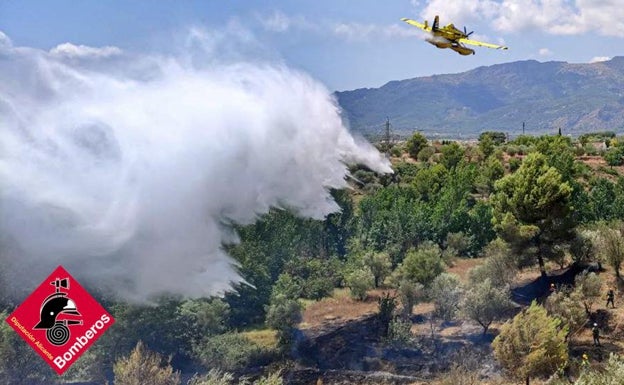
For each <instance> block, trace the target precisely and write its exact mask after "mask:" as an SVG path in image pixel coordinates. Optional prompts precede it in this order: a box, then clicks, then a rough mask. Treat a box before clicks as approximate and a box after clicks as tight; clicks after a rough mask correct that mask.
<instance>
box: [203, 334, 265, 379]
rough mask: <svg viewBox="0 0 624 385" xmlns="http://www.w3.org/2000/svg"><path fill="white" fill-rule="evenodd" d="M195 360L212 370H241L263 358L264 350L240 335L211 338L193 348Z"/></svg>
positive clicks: (223, 335)
mask: <svg viewBox="0 0 624 385" xmlns="http://www.w3.org/2000/svg"><path fill="white" fill-rule="evenodd" d="M193 352H194V358H196V359H197V360H198V361H199V362H201V363H202V364H204V365H205V366H206V367H208V368H211V369H219V370H226V371H236V370H241V369H243V368H245V367H247V366H248V365H250V364H251V363H257V362H258V361H259V360H260V357H262V354H263V351H262V349H261V348H260V347H259V346H258V345H256V344H255V343H253V342H252V341H250V340H249V339H248V338H246V337H245V336H243V335H242V334H240V333H225V334H218V335H216V336H209V337H206V338H204V339H202V340H201V341H200V343H198V344H196V345H195V346H194V347H193Z"/></svg>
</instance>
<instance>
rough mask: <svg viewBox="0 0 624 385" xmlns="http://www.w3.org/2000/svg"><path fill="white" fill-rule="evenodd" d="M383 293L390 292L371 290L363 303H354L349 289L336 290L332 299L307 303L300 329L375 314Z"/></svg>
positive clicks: (390, 291)
mask: <svg viewBox="0 0 624 385" xmlns="http://www.w3.org/2000/svg"><path fill="white" fill-rule="evenodd" d="M384 292H389V293H393V291H392V290H381V289H377V290H371V291H369V292H368V298H367V299H366V300H365V301H356V300H354V299H352V298H351V296H350V295H349V289H336V290H334V293H333V295H332V297H330V298H323V299H322V300H320V301H310V302H307V304H306V308H305V311H304V312H303V322H302V323H301V324H300V325H299V327H300V328H302V329H307V328H311V327H316V326H319V325H322V324H324V323H328V322H332V321H345V320H351V319H356V318H359V317H362V316H364V315H367V314H374V313H375V312H377V300H378V299H379V297H380V296H381V295H383V293H384Z"/></svg>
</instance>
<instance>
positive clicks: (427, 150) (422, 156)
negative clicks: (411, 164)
mask: <svg viewBox="0 0 624 385" xmlns="http://www.w3.org/2000/svg"><path fill="white" fill-rule="evenodd" d="M433 154H435V149H434V148H433V146H426V147H424V148H423V149H422V150H420V151H419V152H418V160H419V161H421V162H428V161H429V159H431V157H432V156H433Z"/></svg>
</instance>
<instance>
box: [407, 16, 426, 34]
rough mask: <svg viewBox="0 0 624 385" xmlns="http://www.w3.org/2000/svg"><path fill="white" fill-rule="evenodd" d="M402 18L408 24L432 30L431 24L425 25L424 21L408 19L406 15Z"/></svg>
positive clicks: (424, 29)
mask: <svg viewBox="0 0 624 385" xmlns="http://www.w3.org/2000/svg"><path fill="white" fill-rule="evenodd" d="M401 20H402V21H404V22H406V23H407V24H410V25H413V26H414V27H416V28H420V29H422V30H423V31H427V32H431V27H430V26H428V25H425V24H423V23H419V22H417V21H416V20H412V19H408V18H406V17H404V18H402V19H401Z"/></svg>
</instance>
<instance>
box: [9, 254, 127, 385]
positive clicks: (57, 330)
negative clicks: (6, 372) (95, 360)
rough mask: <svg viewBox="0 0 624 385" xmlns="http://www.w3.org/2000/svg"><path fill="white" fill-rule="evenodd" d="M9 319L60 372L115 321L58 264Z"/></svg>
mask: <svg viewBox="0 0 624 385" xmlns="http://www.w3.org/2000/svg"><path fill="white" fill-rule="evenodd" d="M6 322H8V323H9V325H11V327H12V328H13V329H14V330H15V331H16V332H17V334H19V335H20V336H21V337H22V338H23V339H24V340H25V341H26V342H27V343H28V344H29V345H30V346H31V347H32V348H33V349H34V350H35V351H36V352H37V353H39V355H40V356H41V357H43V359H44V360H45V361H46V362H47V363H48V365H50V366H51V367H52V369H54V370H55V371H56V372H57V373H58V374H59V375H60V374H63V373H64V372H65V371H66V370H67V369H69V367H70V366H71V365H72V364H73V363H74V362H76V360H77V359H78V357H80V355H82V353H84V352H85V351H86V350H87V349H88V348H89V346H91V344H93V343H94V342H95V340H97V339H98V338H100V337H101V336H102V334H103V333H104V332H105V331H106V329H108V328H109V327H110V326H111V325H112V324H113V323H114V322H115V320H114V319H113V317H112V316H111V315H110V314H109V313H108V312H107V311H106V310H105V309H104V308H103V307H102V306H100V304H99V303H97V302H96V301H95V299H93V297H91V295H89V293H87V291H86V290H85V289H84V288H83V287H82V286H80V284H79V283H78V281H76V280H75V279H74V277H72V276H71V275H70V274H69V273H68V272H67V271H66V270H65V269H64V268H63V267H62V266H59V267H57V268H56V270H54V271H53V272H52V274H50V275H49V276H48V278H46V279H45V280H44V281H43V282H42V283H41V285H39V287H38V288H36V289H35V291H34V292H33V293H32V294H31V295H30V296H28V298H26V300H25V301H24V302H23V303H22V304H21V305H20V306H19V307H18V308H17V309H15V311H14V312H13V313H11V315H9V317H8V318H7V319H6Z"/></svg>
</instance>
